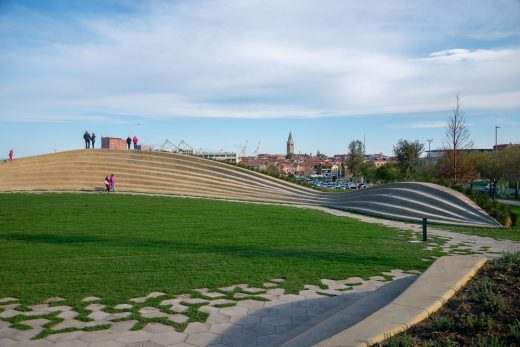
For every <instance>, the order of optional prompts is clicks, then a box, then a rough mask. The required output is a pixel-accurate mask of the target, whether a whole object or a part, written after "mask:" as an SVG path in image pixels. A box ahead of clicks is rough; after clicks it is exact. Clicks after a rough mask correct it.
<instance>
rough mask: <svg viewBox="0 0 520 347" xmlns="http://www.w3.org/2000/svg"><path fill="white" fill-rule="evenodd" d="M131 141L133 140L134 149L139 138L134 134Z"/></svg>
mask: <svg viewBox="0 0 520 347" xmlns="http://www.w3.org/2000/svg"><path fill="white" fill-rule="evenodd" d="M132 141H133V142H134V149H137V142H139V140H138V139H137V137H136V136H134V139H133V140H132Z"/></svg>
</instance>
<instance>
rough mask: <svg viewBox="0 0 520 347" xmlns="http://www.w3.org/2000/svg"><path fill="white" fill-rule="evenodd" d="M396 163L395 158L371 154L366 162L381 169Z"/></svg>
mask: <svg viewBox="0 0 520 347" xmlns="http://www.w3.org/2000/svg"><path fill="white" fill-rule="evenodd" d="M394 161H395V159H394V158H393V157H390V156H387V155H384V154H383V153H377V154H369V155H367V156H365V162H369V163H373V164H374V165H375V166H376V167H380V166H383V165H386V164H388V163H392V162H394Z"/></svg>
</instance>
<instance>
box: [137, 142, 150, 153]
mask: <svg viewBox="0 0 520 347" xmlns="http://www.w3.org/2000/svg"><path fill="white" fill-rule="evenodd" d="M137 150H138V151H149V152H152V151H153V150H154V145H145V144H142V145H137Z"/></svg>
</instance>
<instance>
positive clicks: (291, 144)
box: [287, 132, 294, 159]
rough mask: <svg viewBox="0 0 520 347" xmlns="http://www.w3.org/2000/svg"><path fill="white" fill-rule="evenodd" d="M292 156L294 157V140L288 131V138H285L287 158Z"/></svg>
mask: <svg viewBox="0 0 520 347" xmlns="http://www.w3.org/2000/svg"><path fill="white" fill-rule="evenodd" d="M292 157H294V141H293V138H292V133H291V132H289V138H288V139H287V158H288V159H290V158H292Z"/></svg>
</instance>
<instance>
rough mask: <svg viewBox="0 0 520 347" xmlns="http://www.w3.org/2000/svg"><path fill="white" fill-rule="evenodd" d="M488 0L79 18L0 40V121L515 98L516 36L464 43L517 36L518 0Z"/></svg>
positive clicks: (359, 109) (519, 54) (379, 107)
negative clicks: (39, 35)
mask: <svg viewBox="0 0 520 347" xmlns="http://www.w3.org/2000/svg"><path fill="white" fill-rule="evenodd" d="M501 4H502V5H501V6H496V5H495V3H494V2H482V3H479V5H478V6H476V5H474V4H473V3H472V2H457V4H452V3H451V2H446V3H445V4H444V5H445V6H440V5H439V4H438V3H437V2H435V1H431V2H421V4H418V3H416V2H407V1H398V2H395V3H392V4H385V3H381V2H373V3H372V2H367V3H365V2H363V3H358V2H345V1H333V0H326V1H324V2H320V3H319V4H318V3H316V2H314V1H310V0H309V1H296V0H292V1H284V2H269V1H268V2H267V3H266V1H253V0H249V1H238V0H221V1H200V2H191V1H180V2H176V3H173V4H166V5H165V4H163V3H155V2H151V3H149V6H148V7H145V8H143V9H141V11H140V12H138V13H137V14H132V15H118V16H113V17H105V18H89V17H79V18H76V22H75V24H76V26H79V27H81V28H82V31H80V34H81V35H80V34H78V39H77V42H72V43H71V41H70V40H66V41H59V40H57V41H55V42H54V41H52V40H51V41H49V38H48V37H47V36H46V38H45V40H43V41H41V42H38V43H37V44H36V45H34V44H30V45H24V44H23V42H24V41H23V40H20V42H22V43H14V44H13V43H12V42H11V43H10V45H9V48H8V49H7V50H4V51H2V52H0V64H1V65H3V66H9V67H10V73H9V74H7V75H6V76H4V77H0V103H1V104H2V109H1V110H0V120H6V119H11V120H13V119H15V120H16V119H24V120H50V121H55V120H56V119H81V117H84V115H85V114H95V112H99V113H100V114H102V115H105V114H107V116H106V117H114V119H115V120H116V121H117V119H119V118H120V116H110V114H116V115H124V114H129V115H135V116H137V117H151V118H170V117H179V116H183V117H234V118H262V117H263V118H275V117H321V116H331V115H333V116H349V115H367V114H386V113H417V112H433V111H445V110H449V109H450V108H451V107H452V105H453V102H454V95H455V94H456V93H460V94H461V96H462V102H463V106H464V107H465V109H467V110H491V111H497V110H500V111H507V110H518V109H519V108H520V85H519V83H518V81H519V80H520V63H519V62H520V48H519V47H515V46H512V45H511V46H510V47H509V48H507V49H506V48H496V49H493V48H486V49H484V48H480V49H469V48H466V47H465V42H466V40H467V41H468V42H471V44H472V45H474V44H475V40H483V43H485V44H486V46H487V47H489V43H490V40H494V39H499V40H506V41H507V40H508V39H509V40H511V38H518V36H519V29H518V25H517V24H516V23H517V21H515V20H516V19H520V16H519V14H518V6H517V4H515V3H514V2H508V1H504V2H503V3H501ZM508 6H509V7H508ZM440 8H442V11H441V10H440ZM504 8H509V9H510V10H509V11H506V12H504ZM515 10H516V11H517V12H515ZM462 13H463V14H464V16H461V14H462ZM412 18H415V19H412ZM49 26H52V21H49V20H45V27H46V28H47V27H49ZM62 26H63V24H60V28H61V27H62ZM36 27H37V26H36ZM4 30H9V29H8V27H7V26H6V27H5V28H4ZM51 32H55V31H51ZM454 32H456V33H457V34H456V35H454ZM24 34H25V35H27V33H24ZM454 37H455V38H454ZM470 39H471V40H470ZM425 41H429V43H427V42H425ZM511 42H514V40H511ZM454 45H455V46H454ZM439 47H440V48H439ZM446 47H448V48H446ZM449 47H459V48H449ZM421 50H427V51H426V53H422V52H421ZM0 72H1V71H0Z"/></svg>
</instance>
